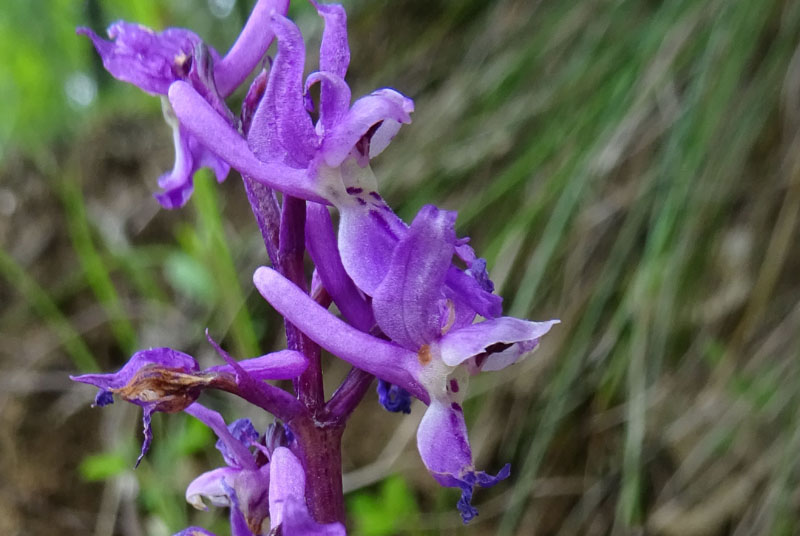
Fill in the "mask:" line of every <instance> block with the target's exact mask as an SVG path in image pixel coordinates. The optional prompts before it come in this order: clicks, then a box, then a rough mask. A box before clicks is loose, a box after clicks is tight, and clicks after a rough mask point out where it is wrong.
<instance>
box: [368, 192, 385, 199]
mask: <svg viewBox="0 0 800 536" xmlns="http://www.w3.org/2000/svg"><path fill="white" fill-rule="evenodd" d="M369 195H371V196H372V197H373V198H374V199H377V200H378V201H383V198H382V197H381V194H379V193H378V192H370V193H369Z"/></svg>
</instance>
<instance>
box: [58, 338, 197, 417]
mask: <svg viewBox="0 0 800 536" xmlns="http://www.w3.org/2000/svg"><path fill="white" fill-rule="evenodd" d="M148 365H157V366H159V367H160V368H163V369H169V370H174V371H179V372H182V373H184V374H192V373H195V372H198V371H199V370H200V367H199V365H198V364H197V361H195V359H194V358H193V357H192V356H190V355H188V354H184V353H183V352H179V351H177V350H173V349H172V348H151V349H150V350H141V351H139V352H136V353H135V354H133V356H131V358H130V359H129V360H128V362H127V363H125V365H124V366H123V367H122V368H121V369H119V370H118V371H117V372H114V373H112V374H83V375H81V376H70V379H71V380H74V381H76V382H81V383H88V384H90V385H94V386H95V387H98V388H100V389H101V391H105V392H108V391H117V390H119V389H122V388H123V387H125V386H126V385H128V384H129V383H130V382H131V380H133V379H134V377H135V376H136V375H137V374H138V373H139V371H140V370H141V369H142V368H144V367H147V366H148ZM98 405H100V404H98ZM140 405H141V404H140Z"/></svg>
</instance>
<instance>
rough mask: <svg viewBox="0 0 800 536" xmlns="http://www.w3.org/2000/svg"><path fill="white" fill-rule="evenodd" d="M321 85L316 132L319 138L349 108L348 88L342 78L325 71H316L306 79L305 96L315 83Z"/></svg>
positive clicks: (349, 95)
mask: <svg viewBox="0 0 800 536" xmlns="http://www.w3.org/2000/svg"><path fill="white" fill-rule="evenodd" d="M318 82H319V83H322V89H321V90H320V91H321V93H320V109H319V121H317V126H316V131H317V134H318V135H320V136H324V135H325V133H326V132H327V131H328V130H330V129H331V128H332V127H333V126H334V125H335V124H336V123H337V122H338V121H339V120H341V118H342V117H344V115H345V114H347V111H348V109H349V108H350V99H351V97H352V95H351V93H350V87H349V86H348V85H347V82H345V81H344V78H341V77H340V76H337V75H335V74H333V73H330V72H327V71H317V72H315V73H311V74H310V75H308V78H307V79H306V94H308V91H309V88H311V86H313V85H314V84H316V83H318Z"/></svg>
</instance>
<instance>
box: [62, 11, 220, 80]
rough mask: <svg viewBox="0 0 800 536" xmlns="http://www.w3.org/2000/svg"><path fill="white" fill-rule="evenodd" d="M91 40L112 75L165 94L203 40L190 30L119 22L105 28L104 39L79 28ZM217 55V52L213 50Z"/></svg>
mask: <svg viewBox="0 0 800 536" xmlns="http://www.w3.org/2000/svg"><path fill="white" fill-rule="evenodd" d="M77 33H79V34H82V35H86V36H87V37H89V39H91V40H92V43H94V46H95V48H96V49H97V52H98V54H100V58H101V59H102V60H103V66H104V67H105V68H106V70H107V71H108V72H109V73H111V75H112V76H113V77H114V78H117V79H119V80H122V81H124V82H129V83H131V84H133V85H135V86H137V87H139V88H141V89H143V90H144V91H147V92H149V93H154V94H159V95H166V94H167V90H168V89H169V85H170V84H171V83H172V82H174V81H175V80H178V79H180V78H182V77H184V76H186V74H188V72H189V68H191V58H192V54H193V52H194V47H195V45H196V44H197V43H200V42H202V40H201V39H200V38H199V37H198V36H197V35H196V34H194V33H192V32H190V31H189V30H183V29H180V28H168V29H166V30H164V31H163V32H161V33H155V32H154V31H153V30H151V29H150V28H146V27H144V26H140V25H138V24H131V23H129V22H124V21H119V22H115V23H114V24H112V25H111V26H109V27H108V36H109V37H110V38H111V39H112V41H106V40H104V39H102V38H100V37H99V36H98V35H97V34H95V33H94V32H93V31H91V30H90V29H88V28H78V30H77ZM212 55H214V56H215V57H216V53H215V52H212Z"/></svg>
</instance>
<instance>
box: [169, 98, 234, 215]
mask: <svg viewBox="0 0 800 536" xmlns="http://www.w3.org/2000/svg"><path fill="white" fill-rule="evenodd" d="M166 106H169V103H168V101H167V103H166V104H165V107H166ZM170 114H171V111H169V110H168V109H167V108H165V113H164V117H165V119H166V120H167V124H169V125H170V126H171V127H172V141H173V144H174V145H175V164H174V165H173V167H172V171H170V172H168V173H165V174H163V175H162V176H161V177H159V179H158V185H159V186H160V187H161V188H162V189H164V190H165V191H164V192H163V193H158V194H155V198H156V199H157V200H158V202H159V203H160V204H161V206H163V207H164V208H166V209H175V208H180V207H182V206H184V205H185V204H186V202H187V201H188V200H189V197H191V195H192V191H193V190H194V184H193V181H192V179H193V177H194V174H195V173H196V172H197V170H199V169H200V168H202V167H209V168H211V170H212V171H213V172H214V174H215V175H216V177H217V182H222V181H224V180H225V178H226V177H227V176H228V172H229V171H230V166H229V165H228V164H226V163H225V161H223V160H222V159H220V158H218V157H217V156H215V155H214V153H212V152H211V151H209V150H208V149H207V148H206V147H204V146H203V145H201V144H200V143H198V141H197V140H196V139H195V138H194V136H192V135H191V133H189V132H188V131H186V130H185V129H184V128H181V126H180V125H179V123H178V122H177V120H175V119H174V118H173V117H170Z"/></svg>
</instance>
